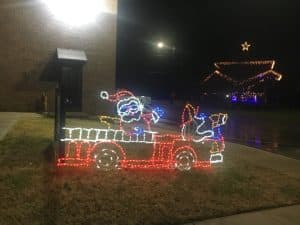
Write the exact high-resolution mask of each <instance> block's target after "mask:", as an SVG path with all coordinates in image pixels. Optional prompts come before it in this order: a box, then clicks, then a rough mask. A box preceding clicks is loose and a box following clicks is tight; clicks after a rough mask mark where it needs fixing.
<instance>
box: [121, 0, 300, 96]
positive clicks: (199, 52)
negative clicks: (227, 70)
mask: <svg viewBox="0 0 300 225" xmlns="http://www.w3.org/2000/svg"><path fill="white" fill-rule="evenodd" d="M299 29H300V1H288V0H273V1H271V0H252V1H248V0H243V1H241V0H236V1H232V0H228V1H221V0H219V1H216V0H201V1H199V0H198V1H196V0H189V1H177V0H164V1H162V0H152V1H146V0H121V1H119V17H118V43H117V86H118V87H119V88H121V87H125V88H129V89H133V90H134V91H137V92H140V93H141V94H143V92H146V93H145V94H154V93H156V92H157V90H160V89H161V88H165V89H168V90H167V91H166V92H168V91H171V90H172V89H176V88H177V89H178V88H179V89H180V88H181V89H182V88H183V86H185V87H187V86H188V87H189V88H185V90H188V89H193V88H194V89H197V88H199V84H200V82H201V79H202V78H203V76H205V75H206V74H208V73H210V72H212V70H213V62H215V61H227V60H256V59H275V60H276V62H277V64H276V67H275V70H276V71H278V72H280V73H282V74H284V75H285V76H284V79H283V80H282V84H281V86H282V90H281V91H282V92H284V91H285V90H287V88H289V90H291V89H292V90H293V91H294V92H295V93H296V94H297V93H298V94H299V92H300V85H299V83H298V84H297V82H295V81H297V80H298V77H299V76H300V74H299V72H298V64H299V63H298V61H299V60H300V58H299V57H298V52H299V50H300V47H299V41H300V31H299ZM158 41H163V42H164V43H165V44H166V45H168V46H169V47H170V49H164V50H162V51H159V50H158V48H157V47H156V43H157V42H158ZM244 41H248V42H250V43H251V44H252V46H251V48H250V51H249V52H248V53H246V54H245V53H243V52H242V51H241V48H240V44H241V43H242V42H244ZM172 48H176V50H175V51H174V50H172ZM290 94H291V93H290Z"/></svg>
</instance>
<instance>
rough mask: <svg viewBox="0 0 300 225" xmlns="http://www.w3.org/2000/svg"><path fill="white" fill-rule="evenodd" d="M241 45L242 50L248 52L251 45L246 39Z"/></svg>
mask: <svg viewBox="0 0 300 225" xmlns="http://www.w3.org/2000/svg"><path fill="white" fill-rule="evenodd" d="M241 46H242V51H243V52H245V51H246V52H248V51H249V48H250V46H251V45H250V44H249V43H248V42H247V41H245V42H244V43H243V44H241Z"/></svg>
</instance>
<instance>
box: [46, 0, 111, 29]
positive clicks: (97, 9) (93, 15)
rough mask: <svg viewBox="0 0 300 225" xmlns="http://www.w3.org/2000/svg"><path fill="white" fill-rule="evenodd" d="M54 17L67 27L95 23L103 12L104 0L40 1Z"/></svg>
mask: <svg viewBox="0 0 300 225" xmlns="http://www.w3.org/2000/svg"><path fill="white" fill-rule="evenodd" d="M41 1H43V2H44V3H45V4H46V5H47V7H48V8H49V10H50V11H51V12H52V14H53V15H54V17H55V18H56V19H58V20H60V21H62V22H64V23H66V24H67V25H69V26H72V27H73V26H76V27H77V26H81V25H86V24H89V23H93V22H95V21H96V19H97V17H98V16H99V14H100V13H101V12H103V11H105V8H106V7H105V3H104V0H75V1H74V0H41Z"/></svg>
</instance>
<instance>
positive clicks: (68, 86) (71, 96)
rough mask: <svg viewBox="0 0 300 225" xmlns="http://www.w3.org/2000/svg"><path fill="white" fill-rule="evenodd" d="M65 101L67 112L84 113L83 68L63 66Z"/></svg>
mask: <svg viewBox="0 0 300 225" xmlns="http://www.w3.org/2000/svg"><path fill="white" fill-rule="evenodd" d="M62 74H63V76H62V79H63V82H62V84H63V88H62V91H63V94H62V96H63V98H64V99H63V101H64V102H65V110H66V112H81V111H82V67H81V66H76V65H73V66H63V67H62Z"/></svg>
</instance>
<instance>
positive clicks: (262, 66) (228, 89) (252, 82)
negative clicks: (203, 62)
mask: <svg viewBox="0 0 300 225" xmlns="http://www.w3.org/2000/svg"><path fill="white" fill-rule="evenodd" d="M214 67H215V68H214V69H215V70H214V72H212V73H211V74H209V75H207V76H205V78H204V79H203V81H202V90H203V93H202V94H203V95H204V96H205V97H206V98H207V99H218V100H219V101H226V102H231V103H233V104H235V103H240V104H264V103H267V102H268V99H269V96H268V90H269V88H270V87H272V86H273V85H276V83H277V82H278V81H280V80H281V79H282V74H280V73H278V72H276V71H275V70H274V67H275V60H256V61H225V62H216V63H214Z"/></svg>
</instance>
